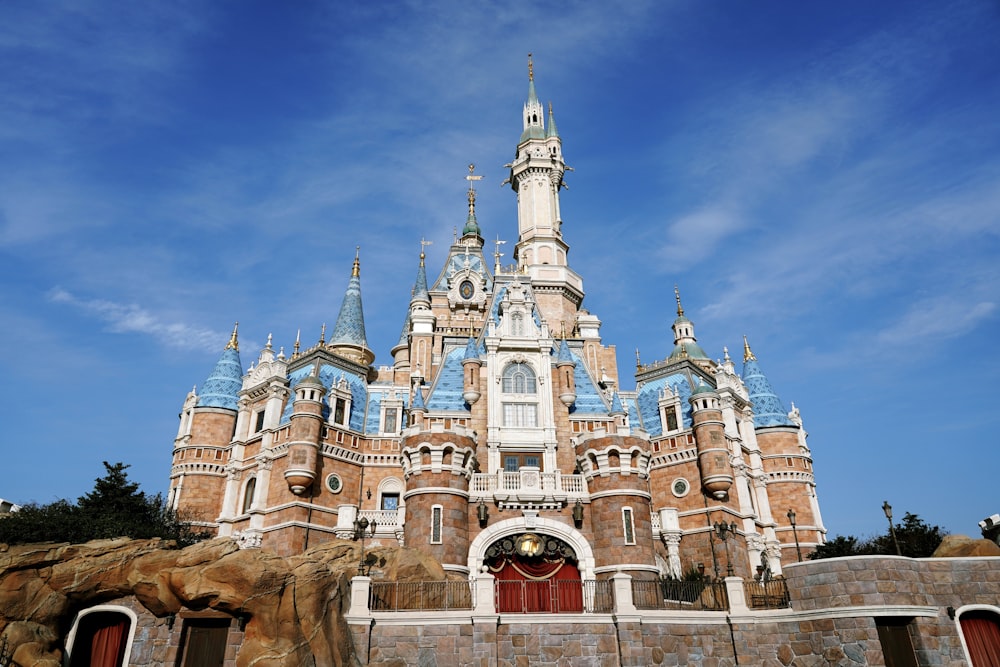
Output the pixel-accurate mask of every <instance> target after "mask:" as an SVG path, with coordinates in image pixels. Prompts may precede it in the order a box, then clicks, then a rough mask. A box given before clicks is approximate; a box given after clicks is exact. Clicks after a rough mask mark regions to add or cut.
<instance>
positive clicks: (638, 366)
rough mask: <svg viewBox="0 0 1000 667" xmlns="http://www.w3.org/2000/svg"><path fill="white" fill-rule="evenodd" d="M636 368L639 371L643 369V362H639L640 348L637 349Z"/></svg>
mask: <svg viewBox="0 0 1000 667" xmlns="http://www.w3.org/2000/svg"><path fill="white" fill-rule="evenodd" d="M635 367H636V370H639V369H641V368H642V362H641V361H639V348H635Z"/></svg>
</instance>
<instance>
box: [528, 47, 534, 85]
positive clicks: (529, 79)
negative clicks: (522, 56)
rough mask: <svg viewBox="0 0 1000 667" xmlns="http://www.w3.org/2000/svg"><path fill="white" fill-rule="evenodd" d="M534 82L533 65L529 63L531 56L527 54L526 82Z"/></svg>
mask: <svg viewBox="0 0 1000 667" xmlns="http://www.w3.org/2000/svg"><path fill="white" fill-rule="evenodd" d="M534 80H535V65H534V64H533V63H532V62H531V54H530V53H529V54H528V81H534Z"/></svg>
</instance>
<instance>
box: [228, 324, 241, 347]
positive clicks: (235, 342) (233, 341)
mask: <svg viewBox="0 0 1000 667" xmlns="http://www.w3.org/2000/svg"><path fill="white" fill-rule="evenodd" d="M239 328H240V323H239V322H237V323H236V324H234V325H233V335H232V336H230V337H229V342H228V343H226V347H225V349H226V350H236V351H237V352H239V351H240V342H239V341H238V340H236V330H237V329H239Z"/></svg>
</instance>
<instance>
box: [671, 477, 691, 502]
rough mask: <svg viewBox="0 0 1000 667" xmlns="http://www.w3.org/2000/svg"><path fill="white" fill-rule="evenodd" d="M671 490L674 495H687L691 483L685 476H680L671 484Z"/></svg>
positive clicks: (679, 496)
mask: <svg viewBox="0 0 1000 667" xmlns="http://www.w3.org/2000/svg"><path fill="white" fill-rule="evenodd" d="M670 490H671V491H673V493H674V495H675V496H677V497H678V498H681V497H683V496H686V495H687V494H688V491H690V490H691V485H690V484H688V481H687V480H686V479H684V478H683V477H678V478H677V479H675V480H674V483H673V484H671V485H670Z"/></svg>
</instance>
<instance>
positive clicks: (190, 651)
mask: <svg viewBox="0 0 1000 667" xmlns="http://www.w3.org/2000/svg"><path fill="white" fill-rule="evenodd" d="M229 623H230V621H229V619H227V618H189V619H187V620H185V621H184V637H183V639H182V641H183V642H184V646H183V649H182V651H181V662H180V667H222V664H223V662H224V661H225V659H226V640H227V639H228V637H229Z"/></svg>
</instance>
